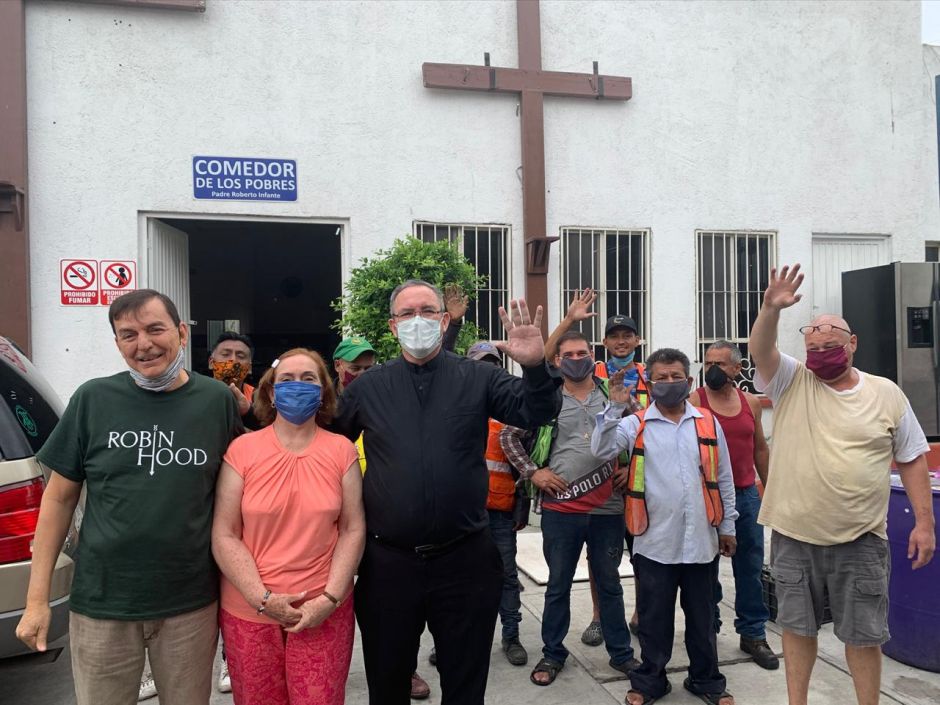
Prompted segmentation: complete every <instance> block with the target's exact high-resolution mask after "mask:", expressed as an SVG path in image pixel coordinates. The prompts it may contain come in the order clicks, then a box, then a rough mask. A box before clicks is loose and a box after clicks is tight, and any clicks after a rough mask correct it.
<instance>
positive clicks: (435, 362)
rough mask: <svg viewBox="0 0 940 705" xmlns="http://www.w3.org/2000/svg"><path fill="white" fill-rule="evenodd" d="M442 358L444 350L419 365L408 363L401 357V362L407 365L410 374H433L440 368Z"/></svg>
mask: <svg viewBox="0 0 940 705" xmlns="http://www.w3.org/2000/svg"><path fill="white" fill-rule="evenodd" d="M443 357H444V349H443V348H441V349H440V350H438V351H437V355H435V356H434V357H432V358H431V359H430V360H428V361H427V362H424V363H422V364H420V365H416V364H415V363H413V362H409V361H408V360H405V358H404V357H402V360H405V364H406V365H408V369H409V370H410V371H411V373H412V374H420V373H421V372H434V371H435V370H437V369H438V368H439V367H440V366H441V358H443Z"/></svg>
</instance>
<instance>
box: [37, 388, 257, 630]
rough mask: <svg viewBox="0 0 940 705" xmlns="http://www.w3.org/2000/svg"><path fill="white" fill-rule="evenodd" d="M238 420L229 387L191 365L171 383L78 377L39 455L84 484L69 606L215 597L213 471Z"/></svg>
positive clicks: (90, 608) (125, 614) (193, 605)
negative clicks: (184, 377)
mask: <svg viewBox="0 0 940 705" xmlns="http://www.w3.org/2000/svg"><path fill="white" fill-rule="evenodd" d="M241 428H242V427H241V421H240V418H239V415H238V406H237V404H236V402H235V399H234V397H233V396H232V394H231V392H229V390H228V388H226V386H225V385H224V384H222V383H221V382H217V381H215V380H213V379H210V378H208V377H203V376H202V375H194V374H192V373H191V372H190V373H189V381H188V382H186V384H184V385H183V386H182V387H179V388H177V389H174V390H173V391H170V392H149V391H146V390H144V389H141V388H140V387H138V386H137V385H136V384H134V381H133V380H132V379H131V376H130V374H129V373H127V372H121V373H119V374H116V375H113V376H111V377H102V378H100V379H93V380H90V381H88V382H86V383H85V384H83V385H82V386H81V387H79V388H78V390H77V391H76V392H75V394H74V395H73V396H72V399H71V401H70V402H69V405H68V408H66V410H65V413H64V414H63V416H62V419H61V420H60V421H59V423H58V425H57V426H56V427H55V429H54V430H53V432H52V434H51V435H50V436H49V440H47V441H46V443H45V445H44V446H43V447H42V449H41V450H40V451H39V453H38V454H37V458H38V459H39V461H40V462H41V463H42V464H43V465H46V466H47V467H49V468H51V469H52V470H54V471H55V472H57V473H59V474H60V475H62V476H63V477H65V478H67V479H69V480H73V481H75V482H84V483H85V490H86V499H85V517H84V520H83V521H82V526H81V530H80V536H79V542H78V552H77V554H76V557H75V561H76V566H75V578H74V580H73V582H72V594H71V609H72V610H73V611H75V612H78V613H79V614H83V615H86V616H88V617H94V618H97V619H126V620H145V619H160V618H163V617H169V616H172V615H175V614H182V613H184V612H189V611H192V610H196V609H199V608H201V607H205V606H206V605H208V604H210V603H212V602H213V601H214V600H216V599H217V597H218V591H219V579H218V573H217V570H216V567H215V563H214V562H213V560H212V553H211V550H210V530H211V528H212V507H213V500H214V496H215V481H216V477H217V476H218V474H219V468H220V466H221V464H222V456H223V455H224V453H225V450H226V448H227V447H228V444H229V442H230V441H231V440H232V438H234V437H235V436H236V435H237V434H238V433H240V432H241Z"/></svg>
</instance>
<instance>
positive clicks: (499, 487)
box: [484, 419, 516, 512]
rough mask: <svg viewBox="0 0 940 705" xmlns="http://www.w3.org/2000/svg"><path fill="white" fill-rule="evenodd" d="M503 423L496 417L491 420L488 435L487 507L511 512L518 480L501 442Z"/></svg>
mask: <svg viewBox="0 0 940 705" xmlns="http://www.w3.org/2000/svg"><path fill="white" fill-rule="evenodd" d="M502 430H503V424H501V423H500V422H499V421H497V420H495V419H490V421H489V433H488V434H487V437H486V453H485V454H484V455H485V457H486V468H487V470H489V471H490V491H489V494H487V496H486V508H487V509H494V510H496V511H500V512H511V511H512V509H513V507H514V506H515V503H516V480H515V478H514V477H513V476H512V467H510V465H509V461H508V460H507V459H506V454H505V453H504V452H503V447H502V446H501V445H500V443H499V432H500V431H502Z"/></svg>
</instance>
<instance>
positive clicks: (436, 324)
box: [398, 316, 443, 360]
mask: <svg viewBox="0 0 940 705" xmlns="http://www.w3.org/2000/svg"><path fill="white" fill-rule="evenodd" d="M442 336H443V334H442V333H441V322H440V321H439V320H437V319H435V318H422V317H421V316H415V317H414V318H409V319H408V320H406V321H401V322H400V323H399V324H398V343H399V345H401V349H402V350H404V351H405V352H406V353H408V354H409V355H411V356H412V357H414V358H416V359H418V360H422V359H424V358H426V357H427V356H428V355H430V354H431V353H432V352H434V348H436V347H437V346H438V345H440V344H441V337H442Z"/></svg>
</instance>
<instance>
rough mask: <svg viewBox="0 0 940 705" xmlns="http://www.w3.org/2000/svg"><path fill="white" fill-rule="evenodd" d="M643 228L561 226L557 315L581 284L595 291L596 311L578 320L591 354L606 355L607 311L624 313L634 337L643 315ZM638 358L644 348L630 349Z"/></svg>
mask: <svg viewBox="0 0 940 705" xmlns="http://www.w3.org/2000/svg"><path fill="white" fill-rule="evenodd" d="M648 240H649V230H613V229H608V228H577V227H566V228H562V229H561V278H562V291H561V315H562V316H564V315H565V312H566V311H567V310H568V305H569V304H570V303H571V300H572V299H573V298H574V297H575V296H576V295H577V294H578V293H580V292H581V291H583V290H584V289H585V288H588V287H590V288H591V289H594V290H595V291H596V292H597V301H596V302H595V303H594V307H593V310H594V311H596V312H597V316H595V317H594V318H590V319H588V320H586V321H582V322H581V327H580V330H581V332H582V333H584V335H586V336H587V337H588V339H589V340H590V341H591V344H592V346H593V347H594V357H595V358H596V359H597V360H606V359H607V351H606V350H605V349H604V345H603V342H602V341H603V338H604V323H605V322H606V321H607V319H608V318H609V317H610V316H615V315H621V316H630V317H631V318H632V319H633V320H634V321H636V324H637V327H638V328H639V330H638V331H637V333H638V334H639V336H640V338H645V337H646V335H645V331H646V330H647V323H646V322H647V320H648V319H649V316H648V315H647V314H648V311H649V308H648V307H649V295H648V291H649V245H648ZM636 355H637V359H638V360H642V359H643V356H644V351H643V349H642V348H641V347H638V348H637V350H636Z"/></svg>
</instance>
